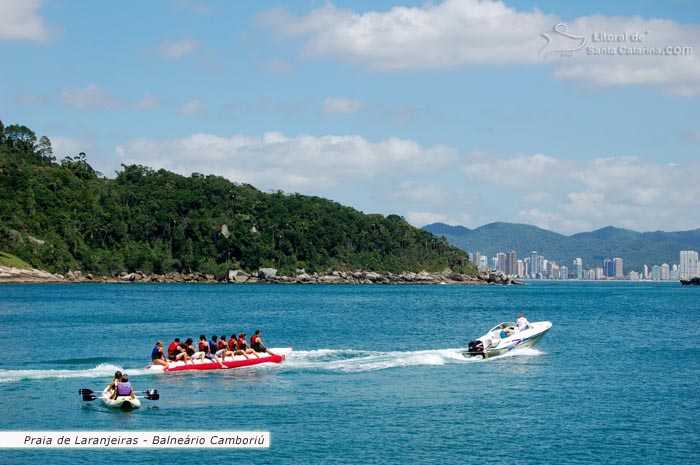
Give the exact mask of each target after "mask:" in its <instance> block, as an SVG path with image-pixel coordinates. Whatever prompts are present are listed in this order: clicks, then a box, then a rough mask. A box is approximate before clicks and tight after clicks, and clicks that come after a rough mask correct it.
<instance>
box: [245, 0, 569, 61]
mask: <svg viewBox="0 0 700 465" xmlns="http://www.w3.org/2000/svg"><path fill="white" fill-rule="evenodd" d="M555 20H556V17H555V16H551V15H545V14H543V13H541V12H539V11H537V10H535V11H533V12H532V13H519V12H517V11H516V10H515V9H514V8H509V7H507V6H506V5H505V4H504V3H502V2H491V1H485V2H480V1H478V0H447V1H444V2H442V3H440V4H438V5H435V4H432V3H428V4H426V5H425V6H422V7H413V8H406V7H394V8H392V9H391V10H389V11H387V12H384V13H380V12H375V11H370V12H367V13H363V14H358V13H354V12H352V11H349V10H341V9H338V8H336V7H335V6H333V5H331V4H326V5H325V6H323V7H321V8H319V9H317V10H314V11H312V12H311V13H309V14H308V15H305V16H302V17H295V16H294V15H292V14H291V13H289V12H287V11H286V10H284V9H274V10H270V11H267V12H265V13H263V14H261V15H260V16H259V17H258V21H259V23H260V24H262V25H263V26H265V27H269V28H272V29H275V30H276V31H278V32H279V33H281V34H283V35H285V36H303V37H305V38H306V42H305V44H304V50H303V52H304V55H305V56H308V57H323V56H329V57H334V58H338V59H340V60H341V61H348V62H355V63H361V64H364V65H367V66H369V67H370V68H374V69H379V70H390V69H410V68H442V67H454V66H460V65H464V64H468V63H498V64H500V63H527V62H533V61H535V60H537V50H538V49H539V48H540V47H541V45H542V44H541V42H542V39H541V38H540V37H539V34H540V32H542V31H544V30H545V29H546V28H548V27H551V25H552V24H554V21H555Z"/></svg>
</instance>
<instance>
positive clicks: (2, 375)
mask: <svg viewBox="0 0 700 465" xmlns="http://www.w3.org/2000/svg"><path fill="white" fill-rule="evenodd" d="M117 370H120V371H122V372H124V371H125V372H127V373H129V375H130V376H134V375H136V376H138V375H143V374H145V373H146V370H145V369H132V370H128V369H124V368H123V367H120V366H118V365H112V364H110V363H101V364H99V365H97V366H96V367H94V368H88V369H85V370H42V369H39V370H0V383H11V382H16V381H22V380H42V379H52V378H53V379H67V378H104V379H107V380H109V379H110V378H112V377H113V376H114V372H115V371H117Z"/></svg>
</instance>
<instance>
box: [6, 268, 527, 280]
mask: <svg viewBox="0 0 700 465" xmlns="http://www.w3.org/2000/svg"><path fill="white" fill-rule="evenodd" d="M88 282H90V283H113V284H128V283H210V284H214V283H230V284H246V283H247V284H253V283H270V284H520V282H518V281H516V280H512V279H510V278H508V277H507V276H506V275H505V274H504V273H502V272H490V273H482V274H480V275H479V276H471V275H465V274H461V273H457V272H455V271H452V270H449V269H447V270H445V271H442V272H428V271H421V272H418V273H416V272H412V271H406V272H403V273H400V274H396V273H377V272H375V271H366V270H357V271H329V272H325V273H307V272H306V271H305V270H297V271H296V273H295V274H294V275H293V276H283V275H279V274H278V270H276V269H274V268H261V269H260V270H258V271H257V272H254V273H253V274H250V273H247V272H245V271H243V270H229V271H228V273H227V275H226V276H224V277H220V278H217V277H216V276H214V275H213V274H209V273H199V272H196V273H176V272H171V273H165V274H147V273H143V272H134V273H122V274H120V275H118V276H93V275H92V274H89V273H88V274H84V273H82V272H81V271H78V270H74V271H69V272H68V273H67V274H66V275H65V276H63V275H60V274H52V273H49V272H47V271H42V270H36V269H31V270H27V269H19V268H11V267H3V266H0V283H88Z"/></svg>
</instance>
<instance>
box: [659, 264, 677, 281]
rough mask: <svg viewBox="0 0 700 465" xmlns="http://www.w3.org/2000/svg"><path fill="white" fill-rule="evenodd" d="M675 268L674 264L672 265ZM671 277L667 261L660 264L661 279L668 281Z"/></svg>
mask: <svg viewBox="0 0 700 465" xmlns="http://www.w3.org/2000/svg"><path fill="white" fill-rule="evenodd" d="M673 267H674V268H676V265H673ZM670 279H671V268H669V266H668V263H664V264H663V265H661V281H669V280H670Z"/></svg>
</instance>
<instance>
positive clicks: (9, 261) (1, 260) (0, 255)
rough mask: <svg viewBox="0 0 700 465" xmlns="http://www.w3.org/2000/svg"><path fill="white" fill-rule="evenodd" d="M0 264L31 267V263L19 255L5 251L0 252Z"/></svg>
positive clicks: (22, 267)
mask: <svg viewBox="0 0 700 465" xmlns="http://www.w3.org/2000/svg"><path fill="white" fill-rule="evenodd" d="M0 266H8V267H12V268H21V269H25V270H28V269H31V265H30V264H29V263H27V262H25V261H24V260H22V259H21V258H19V257H15V256H14V255H12V254H9V253H6V252H0Z"/></svg>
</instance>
